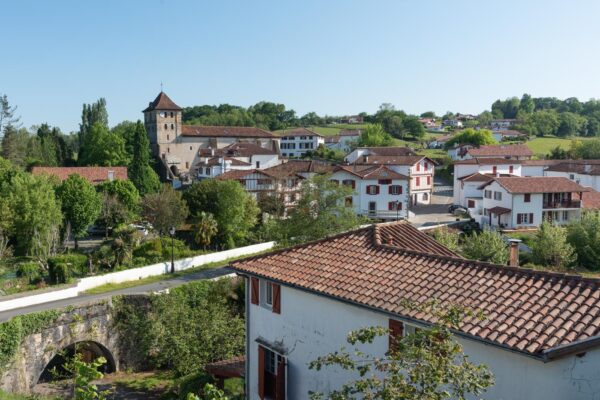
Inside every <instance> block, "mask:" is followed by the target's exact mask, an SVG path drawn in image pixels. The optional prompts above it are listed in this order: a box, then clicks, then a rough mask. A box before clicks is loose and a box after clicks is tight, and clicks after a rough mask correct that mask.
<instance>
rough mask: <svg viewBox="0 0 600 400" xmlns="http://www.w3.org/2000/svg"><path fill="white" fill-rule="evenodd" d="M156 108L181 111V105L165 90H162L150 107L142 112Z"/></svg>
mask: <svg viewBox="0 0 600 400" xmlns="http://www.w3.org/2000/svg"><path fill="white" fill-rule="evenodd" d="M154 110H168V111H181V107H179V106H178V105H177V104H175V103H174V102H173V100H171V99H170V98H169V96H167V94H166V93H165V92H162V91H161V92H160V93H159V94H158V96H156V98H155V99H154V101H153V102H151V103H150V104H149V105H148V107H146V109H145V110H144V111H142V112H146V111H154Z"/></svg>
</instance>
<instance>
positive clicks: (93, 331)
mask: <svg viewBox="0 0 600 400" xmlns="http://www.w3.org/2000/svg"><path fill="white" fill-rule="evenodd" d="M112 310H113V307H112V302H111V301H109V300H105V301H102V302H97V303H91V304H84V305H77V306H73V307H69V308H67V309H65V311H64V313H63V314H62V315H61V316H60V317H58V318H57V319H56V320H55V321H54V323H52V324H51V326H50V327H48V328H46V329H44V330H42V331H41V332H39V333H35V334H31V335H29V336H26V337H25V338H23V340H22V341H21V345H20V347H19V350H18V353H17V355H16V357H15V358H14V359H13V361H12V363H11V364H10V365H8V366H6V368H4V369H3V371H4V372H2V376H1V377H0V389H3V390H6V391H9V392H19V393H28V392H30V391H31V389H32V388H33V387H34V386H35V385H36V384H37V383H38V382H39V381H40V378H41V377H43V375H47V374H48V372H47V367H49V366H52V365H53V364H54V363H56V362H57V361H56V360H58V359H59V358H60V357H62V355H64V353H65V352H66V351H71V352H72V351H73V349H74V348H75V346H77V349H78V351H79V352H82V353H83V355H84V358H85V357H89V358H91V359H95V358H96V357H100V356H102V357H105V358H106V360H107V363H106V365H105V371H106V372H115V371H119V370H120V369H121V368H124V366H125V365H128V366H129V365H130V364H131V363H130V364H128V363H127V353H128V351H127V350H123V349H122V348H120V347H119V335H118V333H117V332H116V329H114V326H113V317H112Z"/></svg>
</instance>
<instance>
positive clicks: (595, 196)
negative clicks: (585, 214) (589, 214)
mask: <svg viewBox="0 0 600 400" xmlns="http://www.w3.org/2000/svg"><path fill="white" fill-rule="evenodd" d="M582 195H583V196H582V199H581V200H582V201H581V205H582V206H583V208H586V209H590V210H599V209H600V192H597V191H595V190H590V191H589V192H583V193H582Z"/></svg>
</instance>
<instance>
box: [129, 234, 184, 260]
mask: <svg viewBox="0 0 600 400" xmlns="http://www.w3.org/2000/svg"><path fill="white" fill-rule="evenodd" d="M173 255H174V257H175V259H178V258H184V257H189V256H191V255H192V252H191V251H190V249H189V248H188V247H187V245H186V244H185V243H184V242H182V241H181V240H178V239H175V240H174V241H173ZM133 257H134V258H135V259H137V260H140V259H144V260H146V262H145V264H151V263H156V262H160V261H165V260H170V259H171V238H170V237H164V238H162V239H161V238H156V239H152V240H148V241H146V242H144V243H142V244H141V245H140V246H139V247H137V248H136V249H135V250H133Z"/></svg>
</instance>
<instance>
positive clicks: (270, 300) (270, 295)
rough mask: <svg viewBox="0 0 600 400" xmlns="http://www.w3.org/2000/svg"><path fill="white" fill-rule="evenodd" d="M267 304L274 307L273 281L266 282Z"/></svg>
mask: <svg viewBox="0 0 600 400" xmlns="http://www.w3.org/2000/svg"><path fill="white" fill-rule="evenodd" d="M265 304H266V305H268V306H271V307H273V284H272V283H271V282H266V283H265Z"/></svg>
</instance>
